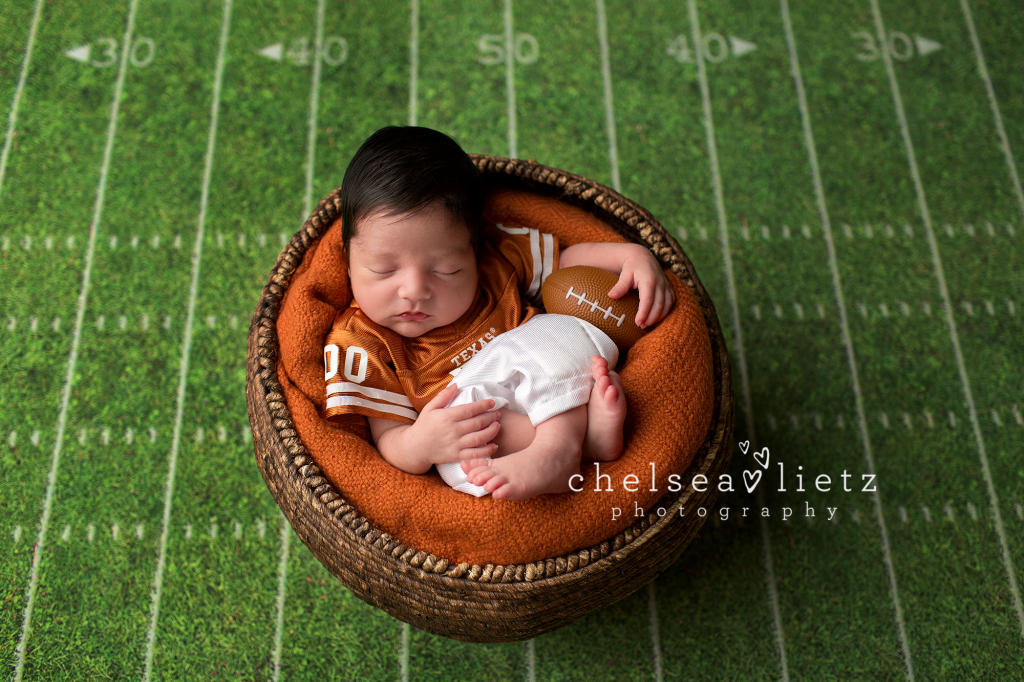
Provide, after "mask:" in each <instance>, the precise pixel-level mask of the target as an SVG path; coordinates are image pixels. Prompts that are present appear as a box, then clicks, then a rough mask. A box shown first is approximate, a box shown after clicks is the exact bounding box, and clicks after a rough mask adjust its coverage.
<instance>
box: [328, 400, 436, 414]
mask: <svg viewBox="0 0 1024 682" xmlns="http://www.w3.org/2000/svg"><path fill="white" fill-rule="evenodd" d="M343 405H351V406H353V407H364V408H367V409H370V410H377V411H378V412H385V413H387V414H397V415H398V416H400V417H407V418H408V419H413V420H415V419H416V418H417V417H418V416H419V413H418V412H417V411H416V410H409V409H406V408H404V407H397V406H395V405H388V404H387V403H375V402H371V401H369V400H363V399H362V398H355V397H353V396H348V395H336V396H334V397H333V398H328V399H327V409H328V410H329V409H331V408H332V407H341V406H343Z"/></svg>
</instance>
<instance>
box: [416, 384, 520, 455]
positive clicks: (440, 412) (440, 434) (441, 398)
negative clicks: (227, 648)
mask: <svg viewBox="0 0 1024 682" xmlns="http://www.w3.org/2000/svg"><path fill="white" fill-rule="evenodd" d="M458 390H459V389H458V387H457V386H456V385H455V383H454V382H453V383H451V384H449V385H448V386H446V387H445V388H444V390H442V391H441V392H440V393H438V394H437V395H436V396H434V398H433V400H431V401H430V402H429V403H427V404H426V405H424V407H423V411H422V412H420V415H419V417H417V419H416V421H415V422H413V424H412V426H410V427H409V431H410V433H408V434H407V437H408V438H413V439H415V441H414V442H416V443H419V444H420V445H421V447H422V448H423V452H424V456H425V457H426V458H427V461H428V462H430V463H431V464H446V463H448V462H460V461H462V460H464V459H476V458H480V457H490V456H491V455H493V454H494V453H495V451H496V450H497V449H498V446H497V445H495V444H494V443H491V441H492V440H494V437H495V436H496V435H498V429H499V428H501V424H499V423H498V418H499V416H500V413H499V412H498V410H495V411H493V412H488V411H487V410H489V409H491V408H492V407H494V401H493V400H491V399H489V398H488V399H487V400H478V401H476V402H475V403H469V404H467V405H458V406H456V407H445V405H447V404H448V403H449V402H451V400H452V399H453V398H454V397H455V396H456V394H457V393H458Z"/></svg>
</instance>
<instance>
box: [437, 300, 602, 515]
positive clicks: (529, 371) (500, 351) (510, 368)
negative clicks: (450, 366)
mask: <svg viewBox="0 0 1024 682" xmlns="http://www.w3.org/2000/svg"><path fill="white" fill-rule="evenodd" d="M594 355H600V356H601V357H603V358H604V359H605V360H607V361H608V367H609V368H611V367H615V363H616V362H618V359H619V349H618V348H617V347H616V346H615V343H614V342H613V341H612V340H611V339H610V338H609V337H608V335H607V334H605V333H604V332H603V331H601V330H600V329H598V328H597V327H595V326H594V325H592V324H590V323H589V322H587V321H586V320H581V319H579V318H577V317H572V316H570V315H555V314H542V315H535V316H534V317H532V318H530V319H529V320H528V321H527V322H526V323H525V324H523V325H521V326H519V327H516V328H515V329H510V330H509V331H507V332H505V333H503V334H500V335H498V337H497V338H495V339H494V340H493V341H491V342H490V343H488V344H487V345H486V346H484V347H483V349H482V350H481V351H479V352H478V353H477V354H476V355H474V356H473V357H471V358H470V359H469V361H467V362H466V363H465V364H464V365H462V366H461V367H460V368H458V369H457V370H456V371H455V375H456V376H455V379H454V381H455V382H456V383H457V384H458V386H459V392H458V394H457V395H456V396H455V398H454V399H453V400H452V401H451V402H450V403H449V404H448V407H454V406H456V405H465V404H467V403H474V402H476V401H478V400H485V399H487V398H490V399H492V400H493V401H494V407H493V408H492V409H493V410H499V409H501V408H503V407H507V408H508V409H510V410H513V411H515V412H518V413H520V414H524V415H526V416H528V417H529V418H530V422H531V423H532V424H533V425H534V426H536V425H537V424H540V423H541V422H542V421H544V420H545V419H548V418H550V417H553V416H555V415H556V414H561V413H562V412H565V411H566V410H571V409H572V408H574V407H577V406H579V405H586V404H587V403H588V402H589V401H590V392H591V390H592V389H593V387H594V377H593V372H592V369H591V366H592V362H591V357H592V356H594ZM435 466H436V467H437V472H438V473H439V474H441V478H442V479H444V482H445V483H447V484H448V485H450V486H451V487H452V488H454V489H455V490H458V491H460V492H464V493H469V494H470V495H475V496H477V497H481V496H483V495H487V494H489V493H487V491H486V490H484V488H483V487H482V486H478V485H473V484H472V483H470V482H469V481H467V480H466V474H465V473H464V472H463V471H462V464H461V463H460V462H451V463H448V464H437V465H435Z"/></svg>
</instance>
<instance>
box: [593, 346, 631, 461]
mask: <svg viewBox="0 0 1024 682" xmlns="http://www.w3.org/2000/svg"><path fill="white" fill-rule="evenodd" d="M593 376H594V388H593V389H592V390H591V392H590V402H589V403H587V436H586V438H585V439H584V441H583V458H584V459H587V460H591V461H596V462H610V461H612V460H616V459H618V458H619V455H621V454H622V425H623V423H624V422H625V421H626V394H625V392H624V391H623V390H622V379H621V378H620V377H619V375H618V374H617V373H616V372H614V371H610V370H609V369H608V361H607V360H605V359H604V358H603V357H601V356H600V355H595V356H594V357H593Z"/></svg>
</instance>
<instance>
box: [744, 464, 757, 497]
mask: <svg viewBox="0 0 1024 682" xmlns="http://www.w3.org/2000/svg"><path fill="white" fill-rule="evenodd" d="M760 482H761V472H760V471H756V470H755V471H744V472H743V485H745V486H747V492H748V493H752V492H754V488H756V487H757V484H758V483H760Z"/></svg>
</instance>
